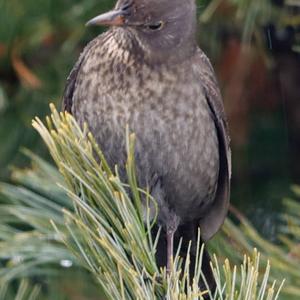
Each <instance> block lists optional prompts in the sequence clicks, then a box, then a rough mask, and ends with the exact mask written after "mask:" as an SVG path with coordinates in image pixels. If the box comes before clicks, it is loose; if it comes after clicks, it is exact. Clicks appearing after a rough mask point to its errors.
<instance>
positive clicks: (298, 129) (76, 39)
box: [0, 0, 300, 299]
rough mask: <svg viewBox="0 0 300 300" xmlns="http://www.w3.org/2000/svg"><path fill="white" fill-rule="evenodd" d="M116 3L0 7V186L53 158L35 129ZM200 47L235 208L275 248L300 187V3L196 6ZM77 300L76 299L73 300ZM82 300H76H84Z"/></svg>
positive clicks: (238, 1)
mask: <svg viewBox="0 0 300 300" xmlns="http://www.w3.org/2000/svg"><path fill="white" fill-rule="evenodd" d="M113 3H114V1H112V0H84V1H79V0H22V1H21V0H0V179H1V180H2V181H3V180H5V181H9V180H10V177H9V174H10V168H11V167H12V166H19V167H21V166H26V165H27V164H28V161H27V160H26V158H25V157H24V156H23V155H22V154H21V153H20V149H21V148H23V147H25V148H29V149H31V150H32V151H33V152H34V153H37V154H40V155H42V156H43V157H45V158H48V157H47V152H46V149H45V147H44V146H43V145H42V142H41V139H40V138H39V137H38V135H37V133H36V132H35V131H34V130H33V129H32V127H31V120H32V119H33V118H34V117H35V116H36V115H38V116H40V117H43V116H44V115H45V114H48V112H49V109H48V103H49V102H50V101H51V102H54V103H55V104H56V105H57V106H58V107H60V103H61V97H62V93H63V89H64V84H65V81H66V78H67V76H68V74H69V72H70V70H71V68H72V66H73V65H74V63H75V61H76V59H77V58H78V56H79V54H80V52H81V50H82V49H83V47H84V46H85V45H86V44H87V43H88V42H89V41H90V40H91V39H93V38H94V37H96V36H97V34H100V33H101V30H103V29H101V28H93V29H91V28H86V27H85V26H84V24H85V23H86V21H87V20H89V19H90V18H91V17H93V16H95V15H97V14H98V13H101V12H104V11H105V10H107V9H109V8H111V7H112V6H113ZM198 14H199V31H198V39H199V45H201V47H202V48H203V49H204V50H205V52H206V53H207V55H208V56H209V57H210V58H211V60H212V63H213V65H214V67H215V70H216V73H217V77H218V79H219V82H220V85H221V88H222V94H223V97H224V102H225V107H226V111H227V115H228V118H229V125H230V132H231V137H232V148H233V181H232V202H233V203H234V205H235V206H237V207H238V208H239V209H240V210H241V211H243V212H244V214H245V215H247V216H248V217H249V218H250V220H251V221H252V222H253V223H254V224H255V226H256V227H257V228H259V230H260V232H261V233H262V234H263V235H264V236H265V237H266V238H268V239H270V240H275V239H276V233H277V224H278V222H277V219H278V218H279V217H278V213H279V212H280V210H281V199H282V198H283V196H287V195H289V193H290V185H291V184H294V183H300V155H299V151H300V1H297V0H201V1H198ZM74 299H75V298H74ZM78 299H79V298H78Z"/></svg>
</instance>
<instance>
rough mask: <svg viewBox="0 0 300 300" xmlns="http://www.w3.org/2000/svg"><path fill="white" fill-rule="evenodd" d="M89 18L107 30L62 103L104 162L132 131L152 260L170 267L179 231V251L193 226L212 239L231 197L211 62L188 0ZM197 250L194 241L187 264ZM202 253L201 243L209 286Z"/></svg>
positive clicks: (138, 4) (123, 6)
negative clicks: (147, 198) (147, 208)
mask: <svg viewBox="0 0 300 300" xmlns="http://www.w3.org/2000/svg"><path fill="white" fill-rule="evenodd" d="M87 25H88V26H99V25H100V26H107V27H108V30H106V31H105V32H104V33H101V34H100V35H99V36H97V37H96V38H95V39H93V40H92V41H91V42H90V43H89V44H88V45H87V46H86V47H85V48H84V50H83V51H82V53H81V55H80V57H79V59H78V61H77V63H76V64H75V66H74V67H73V69H72V71H71V73H70V75H69V77H68V79H67V83H66V86H65V91H64V95H63V110H64V111H67V112H69V113H71V114H72V115H73V116H74V117H75V119H76V120H77V121H78V122H79V124H81V125H83V124H84V123H86V124H87V125H88V127H89V129H90V131H91V132H92V134H93V135H94V137H95V139H96V141H97V143H98V144H99V145H100V147H101V149H102V151H103V154H104V156H105V157H106V159H107V161H108V163H109V165H110V166H111V167H113V166H115V165H118V166H123V165H125V162H126V134H125V127H126V126H128V127H129V129H130V131H131V132H134V133H135V136H136V144H135V160H136V173H137V179H138V183H139V185H140V186H141V187H143V188H148V190H149V191H150V194H151V195H152V196H153V198H154V199H155V200H156V201H157V207H158V213H157V224H156V229H153V231H156V232H157V231H158V228H161V234H160V237H159V241H158V245H157V253H156V258H157V263H158V265H160V266H162V267H166V269H167V272H170V268H171V263H172V259H173V255H174V252H175V251H176V248H177V247H178V245H179V243H180V239H182V247H181V252H180V254H181V256H182V257H185V256H186V252H187V249H188V243H189V241H190V240H191V241H195V240H196V238H197V232H198V228H200V231H201V242H202V243H206V242H207V241H208V240H210V239H211V238H212V237H213V236H214V235H215V234H216V232H218V230H219V229H220V227H221V226H222V224H223V222H224V219H225V217H226V215H227V211H228V207H229V198H230V178H231V151H230V139H229V134H228V122H227V119H226V115H225V110H224V105H223V100H222V96H221V93H220V89H219V86H218V82H217V79H216V75H215V72H214V70H213V67H212V65H211V63H210V61H209V59H208V57H207V56H206V55H205V53H204V52H203V51H202V50H201V49H200V48H199V46H198V45H197V7H196V3H195V0H119V1H117V2H116V4H115V6H114V8H113V9H112V10H110V11H108V12H106V13H103V14H100V15H98V16H96V17H95V18H93V19H91V20H90V21H89V22H88V23H87ZM123 173H124V170H123V171H122V170H120V174H121V175H120V176H121V177H122V176H126V175H122V174H123ZM124 178H125V177H124ZM193 244H195V243H193ZM195 255H196V254H195V251H194V250H193V247H192V255H191V265H193V263H194V262H195ZM209 261H210V258H209V254H208V252H207V251H206V250H205V252H204V257H203V265H202V269H203V273H204V275H205V276H207V278H208V280H207V281H208V282H209V284H210V286H212V285H214V280H213V275H212V272H211V268H210V264H209ZM192 267H193V266H192ZM191 272H192V271H191Z"/></svg>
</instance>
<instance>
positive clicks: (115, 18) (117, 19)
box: [86, 9, 125, 26]
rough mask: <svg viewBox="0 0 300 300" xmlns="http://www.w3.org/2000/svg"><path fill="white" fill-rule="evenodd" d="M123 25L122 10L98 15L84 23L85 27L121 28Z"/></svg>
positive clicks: (123, 16)
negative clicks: (104, 26)
mask: <svg viewBox="0 0 300 300" xmlns="http://www.w3.org/2000/svg"><path fill="white" fill-rule="evenodd" d="M124 23H125V15H124V11H123V10H122V9H115V10H111V11H109V12H107V13H104V14H102V15H99V16H97V17H95V18H93V19H91V20H90V21H88V22H87V23H86V26H95V25H107V26H122V25H123V24H124Z"/></svg>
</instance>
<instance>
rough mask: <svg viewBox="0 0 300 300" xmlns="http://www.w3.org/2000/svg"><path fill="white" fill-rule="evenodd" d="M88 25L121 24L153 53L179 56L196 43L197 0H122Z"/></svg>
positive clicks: (187, 51)
mask: <svg viewBox="0 0 300 300" xmlns="http://www.w3.org/2000/svg"><path fill="white" fill-rule="evenodd" d="M87 25H106V26H118V27H121V28H122V29H124V31H125V32H126V31H127V32H130V35H131V36H134V37H135V38H136V39H137V40H138V41H139V42H140V43H141V44H142V46H143V47H144V49H146V50H149V52H151V53H153V55H155V56H157V57H161V58H163V57H164V58H166V57H167V56H171V55H172V54H173V53H177V56H178V58H179V56H182V55H184V54H186V55H187V54H188V53H189V51H191V48H192V47H195V44H196V41H195V40H196V38H195V33H196V27H197V26H196V5H195V0H119V1H118V2H117V4H116V6H115V8H114V9H113V10H111V11H109V12H107V13H104V14H101V15H99V16H97V17H95V18H93V19H92V20H90V21H89V22H88V23H87Z"/></svg>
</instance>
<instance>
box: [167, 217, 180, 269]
mask: <svg viewBox="0 0 300 300" xmlns="http://www.w3.org/2000/svg"><path fill="white" fill-rule="evenodd" d="M178 225H179V218H178V216H176V215H175V214H172V217H171V218H170V220H169V222H168V224H167V274H168V275H169V274H170V273H171V268H172V264H173V253H174V234H175V232H176V230H177V228H178Z"/></svg>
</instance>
